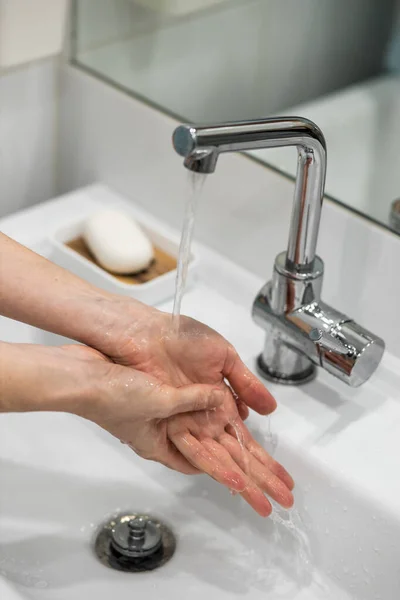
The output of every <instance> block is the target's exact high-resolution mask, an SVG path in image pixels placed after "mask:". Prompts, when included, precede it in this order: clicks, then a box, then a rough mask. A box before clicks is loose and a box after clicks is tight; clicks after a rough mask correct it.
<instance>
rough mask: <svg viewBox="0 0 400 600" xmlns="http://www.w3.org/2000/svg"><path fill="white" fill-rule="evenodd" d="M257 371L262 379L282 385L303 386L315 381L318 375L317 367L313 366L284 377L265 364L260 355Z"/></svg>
mask: <svg viewBox="0 0 400 600" xmlns="http://www.w3.org/2000/svg"><path fill="white" fill-rule="evenodd" d="M256 364H257V371H258V373H259V375H261V377H264V379H268V381H272V382H273V383H280V384H281V385H303V384H305V383H309V382H310V381H313V379H315V377H316V375H317V369H316V367H315V366H314V365H313V364H311V365H309V366H308V367H307V368H306V369H304V371H301V372H300V373H296V374H294V375H283V374H282V373H279V372H277V371H274V370H272V369H270V368H269V367H268V366H267V365H266V364H265V362H264V359H263V357H262V354H259V356H258V358H257V363H256Z"/></svg>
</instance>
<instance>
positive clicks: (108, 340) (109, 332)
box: [78, 294, 158, 358]
mask: <svg viewBox="0 0 400 600" xmlns="http://www.w3.org/2000/svg"><path fill="white" fill-rule="evenodd" d="M85 312H86V315H87V317H86V319H85V321H86V323H87V325H86V326H85V327H83V328H82V335H81V336H80V337H79V340H78V341H80V342H82V343H84V344H86V345H87V346H89V347H91V348H95V349H96V350H98V351H99V352H101V353H102V354H104V355H106V356H109V357H111V358H116V357H118V355H119V351H118V349H121V353H123V350H122V349H123V348H125V347H126V346H127V345H131V344H132V343H134V341H135V338H136V337H137V336H138V335H139V333H140V329H141V328H142V324H143V321H144V320H147V319H148V318H149V317H150V316H151V315H152V314H153V313H154V312H158V311H156V309H154V308H152V307H150V306H147V305H145V304H143V303H142V302H139V301H138V300H135V299H133V298H127V297H124V296H118V295H111V294H109V295H106V296H101V297H97V298H92V299H91V300H90V301H89V302H88V305H87V307H86V311H85Z"/></svg>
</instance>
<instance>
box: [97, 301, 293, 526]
mask: <svg viewBox="0 0 400 600" xmlns="http://www.w3.org/2000/svg"><path fill="white" fill-rule="evenodd" d="M135 309H137V305H136V304H135ZM121 314H123V315H125V317H124V320H125V319H126V315H129V309H127V307H126V308H125V310H123V311H121ZM125 322H126V321H125ZM128 322H129V325H118V322H117V323H115V324H114V326H113V327H112V328H110V331H111V333H110V335H109V336H107V340H106V344H105V345H103V347H102V348H101V349H102V351H105V352H106V353H107V354H108V356H110V357H111V359H112V360H113V361H114V362H115V363H119V364H122V365H125V366H129V367H131V368H132V369H134V370H135V373H136V372H138V371H139V372H141V373H144V374H147V375H148V376H150V375H151V377H152V378H153V377H154V378H155V381H157V382H158V383H157V384H158V385H162V384H166V385H168V386H171V387H172V388H177V389H183V390H184V389H185V388H186V386H190V385H193V384H200V385H204V384H206V385H211V386H214V387H218V388H219V389H220V390H221V392H223V404H222V405H221V406H220V407H219V408H217V409H215V410H213V411H208V412H207V413H204V412H196V413H192V414H185V415H174V416H172V417H170V418H169V419H168V422H167V424H166V430H165V432H166V435H167V438H168V442H167V446H168V449H169V450H170V454H169V455H168V460H167V461H165V460H163V459H162V458H161V460H160V456H159V454H157V455H154V454H150V455H149V454H147V455H146V454H144V453H143V452H141V451H140V449H138V448H137V447H135V443H132V444H131V445H132V446H133V447H134V449H135V450H139V452H138V453H139V454H141V456H144V457H145V458H151V459H154V460H159V462H163V463H164V464H167V466H170V467H172V468H174V469H176V470H178V471H181V472H184V473H198V472H205V473H208V474H209V475H210V476H211V477H213V478H214V479H216V480H217V481H218V482H219V483H221V484H223V485H225V486H227V487H229V488H231V489H232V490H234V491H236V492H239V493H241V495H242V496H243V498H244V499H245V500H246V501H247V502H248V503H249V504H250V505H251V506H252V507H253V508H254V509H255V510H256V511H257V512H258V513H259V514H261V515H264V516H266V515H268V514H270V512H271V505H270V503H269V501H268V500H267V498H266V497H265V496H264V493H263V492H266V493H267V494H269V495H270V496H271V497H272V498H273V499H274V500H276V501H277V502H279V503H280V504H281V505H282V506H285V507H290V506H291V505H292V504H293V496H292V494H291V490H292V489H293V480H292V478H291V477H290V475H289V474H288V473H287V472H286V471H285V469H284V468H283V467H282V466H281V465H280V464H279V463H277V462H276V461H275V460H274V459H273V458H272V457H270V456H269V455H268V453H267V452H265V450H263V448H261V446H259V445H258V444H257V443H256V442H255V440H254V439H253V438H252V436H251V434H250V433H249V431H248V429H247V428H246V427H245V425H244V423H243V420H242V419H243V418H245V417H246V416H247V413H248V408H247V407H251V408H253V409H254V410H256V411H257V412H259V413H261V414H268V413H270V412H272V411H273V410H274V409H275V407H276V402H275V400H274V398H273V397H272V396H271V394H270V393H269V392H268V391H267V390H266V388H265V387H264V385H263V384H262V383H261V382H260V381H259V380H258V379H257V378H256V377H255V376H254V375H253V374H252V373H251V372H250V371H249V370H248V369H247V367H246V366H245V365H244V363H243V362H242V361H241V360H240V358H239V356H238V354H237V352H236V351H235V349H234V348H233V347H232V346H231V345H230V344H229V343H228V342H227V341H226V340H225V339H224V338H223V337H222V336H220V335H219V334H218V333H217V332H216V331H214V330H213V329H210V328H209V327H207V326H206V325H203V324H201V323H199V322H197V321H194V320H193V319H189V318H188V317H181V322H180V332H179V336H178V335H176V334H174V332H173V331H172V329H171V315H169V314H166V313H162V312H160V311H158V310H155V309H152V308H149V307H143V312H142V314H140V316H139V315H137V314H136V318H135V319H134V318H132V319H131V320H129V321H128ZM225 381H227V382H228V383H229V386H228V384H227V383H225ZM241 417H242V418H241ZM163 427H164V424H163ZM163 433H164V430H163ZM238 438H239V439H238ZM239 442H241V443H242V445H243V448H241V446H240V443H239ZM172 448H174V449H175V450H179V452H180V455H179V454H176V452H174V460H173V461H172V460H171V458H172V457H171V452H172ZM178 457H179V458H178Z"/></svg>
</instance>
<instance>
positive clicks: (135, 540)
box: [94, 513, 176, 573]
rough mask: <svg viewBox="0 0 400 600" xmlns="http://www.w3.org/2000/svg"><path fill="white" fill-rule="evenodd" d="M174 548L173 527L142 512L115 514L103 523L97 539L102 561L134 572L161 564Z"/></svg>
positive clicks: (95, 546)
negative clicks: (171, 528)
mask: <svg viewBox="0 0 400 600" xmlns="http://www.w3.org/2000/svg"><path fill="white" fill-rule="evenodd" d="M175 548H176V541H175V537H174V535H173V533H172V531H171V530H170V529H169V528H168V527H167V526H166V525H165V524H164V523H162V522H161V521H160V520H158V519H156V518H155V517H152V516H151V515H144V514H140V513H123V514H119V515H115V516H113V517H112V518H111V519H109V520H108V521H107V522H106V523H104V524H103V525H102V526H101V528H100V530H99V532H98V533H97V536H96V539H95V542H94V551H95V553H96V556H97V557H98V558H99V559H100V562H102V563H103V564H104V565H106V566H107V567H110V568H112V569H117V570H118V571H128V572H131V573H137V572H141V571H152V570H153V569H157V568H158V567H161V566H162V565H164V564H165V563H166V562H168V561H169V559H170V558H171V557H172V556H173V554H174V552H175Z"/></svg>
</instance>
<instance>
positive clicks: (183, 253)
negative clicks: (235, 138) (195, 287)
mask: <svg viewBox="0 0 400 600" xmlns="http://www.w3.org/2000/svg"><path fill="white" fill-rule="evenodd" d="M189 177H190V181H191V187H192V189H191V193H190V194H189V198H188V201H187V203H186V207H185V214H184V219H183V226H182V235H181V242H180V245H179V255H178V265H177V272H176V283H175V298H174V308H173V312H172V329H173V331H174V332H175V333H179V317H180V314H181V304H182V298H183V295H184V293H185V287H186V279H187V273H188V267H189V262H190V249H191V246H192V239H193V233H194V223H195V218H196V209H197V204H198V199H199V197H200V196H201V193H202V190H203V186H204V182H205V179H206V177H207V175H204V174H202V173H193V172H189Z"/></svg>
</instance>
